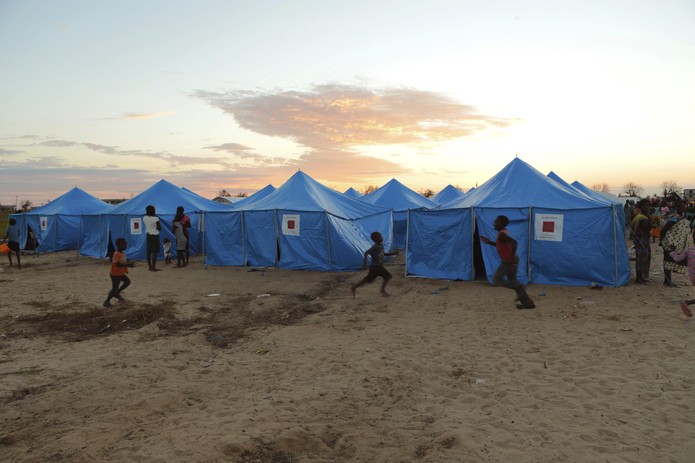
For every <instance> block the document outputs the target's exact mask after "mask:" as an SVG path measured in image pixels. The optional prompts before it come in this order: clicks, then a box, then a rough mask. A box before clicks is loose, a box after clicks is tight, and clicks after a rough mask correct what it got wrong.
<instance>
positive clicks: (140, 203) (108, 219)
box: [80, 180, 229, 260]
mask: <svg viewBox="0 0 695 463" xmlns="http://www.w3.org/2000/svg"><path fill="white" fill-rule="evenodd" d="M150 204H151V205H153V206H154V207H155V209H156V214H157V217H159V219H160V224H161V226H162V230H161V232H160V233H161V235H160V236H161V239H162V240H163V239H164V238H169V239H171V240H172V242H175V238H174V235H173V233H172V221H173V219H174V216H175V215H176V208H177V207H178V206H183V208H184V211H185V213H186V215H188V216H189V217H190V218H191V228H190V229H189V241H190V250H191V253H193V254H196V253H201V252H203V241H202V233H201V230H202V223H201V222H200V219H201V217H202V212H204V211H218V210H225V211H228V210H229V206H225V205H224V204H220V203H216V202H214V201H212V200H209V199H206V198H204V197H202V196H200V195H198V194H196V193H193V192H192V191H189V190H187V189H185V188H179V187H178V186H176V185H174V184H172V183H170V182H167V181H166V180H160V181H159V182H157V183H155V184H154V185H152V186H151V187H150V188H148V189H147V190H145V191H143V192H142V193H140V194H138V195H137V196H134V197H132V198H131V199H129V200H128V201H125V202H122V203H120V204H118V205H116V206H114V207H113V208H112V209H110V210H108V211H106V212H102V213H100V214H92V215H91V216H86V217H84V220H85V223H88V227H85V230H86V232H87V233H88V234H89V235H90V236H91V237H92V239H91V240H85V244H84V245H83V246H82V248H80V252H81V254H82V255H86V256H93V257H104V255H106V253H107V252H108V246H109V242H108V240H109V236H110V239H111V243H112V244H114V243H115V241H116V239H117V238H120V237H123V238H125V239H126V240H128V251H127V255H128V258H129V259H136V260H144V259H145V258H146V252H145V241H146V240H145V231H144V230H143V224H142V217H143V216H144V215H145V208H146V207H147V206H148V205H150ZM175 248H176V247H175V246H172V249H173V250H175ZM174 253H175V252H174Z"/></svg>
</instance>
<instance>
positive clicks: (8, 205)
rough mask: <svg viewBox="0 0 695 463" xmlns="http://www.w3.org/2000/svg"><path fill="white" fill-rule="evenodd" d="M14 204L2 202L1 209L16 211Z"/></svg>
mask: <svg viewBox="0 0 695 463" xmlns="http://www.w3.org/2000/svg"><path fill="white" fill-rule="evenodd" d="M14 209H15V207H14V204H0V211H3V212H4V211H10V212H14Z"/></svg>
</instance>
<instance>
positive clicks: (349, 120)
mask: <svg viewBox="0 0 695 463" xmlns="http://www.w3.org/2000/svg"><path fill="white" fill-rule="evenodd" d="M197 96H199V97H200V98H203V99H204V100H206V101H207V102H208V103H209V104H211V105H212V106H215V107H217V108H220V109H222V110H223V111H225V112H227V113H229V114H232V115H233V116H234V118H235V119H236V121H237V122H238V123H239V125H240V126H241V127H242V128H245V129H248V130H252V131H254V132H257V133H260V134H263V135H269V136H280V137H286V138H289V139H292V140H294V141H296V142H297V143H299V144H302V145H304V146H306V147H309V148H313V149H319V150H335V149H345V148H349V147H354V146H370V145H371V146H374V145H394V144H412V145H418V146H431V145H435V144H437V143H439V142H442V141H446V140H452V139H456V138H461V137H466V136H470V135H474V134H477V133H480V132H482V131H484V130H487V129H490V128H503V127H507V126H510V125H512V124H514V123H516V122H518V120H516V119H509V118H500V117H493V116H487V115H484V114H480V113H479V112H478V111H477V110H476V109H475V108H474V107H472V106H469V105H465V104H461V103H459V102H457V101H455V100H453V99H451V98H449V97H447V96H445V95H442V94H438V93H433V92H425V91H419V90H414V89H403V88H396V89H380V90H373V89H367V88H360V87H356V86H349V85H338V84H327V85H320V86H316V87H314V88H313V89H312V90H310V91H306V92H300V91H280V92H277V93H264V92H249V91H230V92H226V93H212V92H198V93H197Z"/></svg>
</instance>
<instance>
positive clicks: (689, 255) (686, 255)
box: [669, 246, 695, 317]
mask: <svg viewBox="0 0 695 463" xmlns="http://www.w3.org/2000/svg"><path fill="white" fill-rule="evenodd" d="M669 254H671V257H672V258H673V260H675V261H680V260H683V259H687V260H688V278H689V279H690V282H691V283H692V284H693V285H695V246H690V247H688V248H686V249H685V250H684V251H683V252H678V251H675V250H672V251H671V252H669ZM693 304H695V299H690V300H684V301H681V302H680V305H681V310H682V311H683V314H685V316H687V317H692V316H693V313H692V311H691V310H690V307H689V306H690V305H693Z"/></svg>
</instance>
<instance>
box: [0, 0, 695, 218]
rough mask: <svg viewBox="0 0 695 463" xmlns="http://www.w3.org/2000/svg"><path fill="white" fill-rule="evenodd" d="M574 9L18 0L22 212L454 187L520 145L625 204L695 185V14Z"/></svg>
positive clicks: (14, 43)
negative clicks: (624, 193) (297, 177)
mask: <svg viewBox="0 0 695 463" xmlns="http://www.w3.org/2000/svg"><path fill="white" fill-rule="evenodd" d="M558 6H559V4H558V3H557V2H552V1H540V2H523V1H522V2H513V1H493V2H489V3H481V2H471V1H456V2H455V1H446V0H435V1H434V2H429V3H427V4H426V5H425V4H424V3H423V4H407V3H406V4H404V3H403V2H395V1H383V2H366V1H357V2H354V3H351V6H350V8H344V4H342V3H339V2H330V1H329V2H321V3H320V4H319V3H317V2H310V1H298V2H273V3H270V4H269V3H266V2H219V1H212V0H203V1H201V2H195V4H193V3H188V2H174V4H172V3H171V2H162V1H158V0H155V1H152V2H143V3H142V4H141V3H137V4H132V5H130V4H129V3H128V2H126V4H123V3H121V2H110V1H105V2H87V1H77V0H75V1H72V0H71V1H68V2H50V1H48V0H37V1H31V2H20V1H7V2H2V3H0V56H2V57H3V59H2V61H3V72H2V73H0V98H1V100H2V101H3V104H2V105H0V203H2V204H14V203H15V201H18V200H27V199H28V200H31V201H32V202H33V203H35V204H36V205H39V204H43V203H45V202H46V201H48V200H50V199H52V198H55V197H57V196H58V195H60V194H62V193H64V192H65V191H67V190H69V189H70V188H72V187H73V186H79V187H80V188H82V189H84V190H85V191H87V192H89V193H91V194H93V195H95V196H97V197H101V198H120V197H126V198H127V197H130V196H131V195H133V194H137V193H139V192H140V191H142V190H144V189H145V188H147V187H148V186H150V185H152V184H153V183H155V182H156V181H158V180H159V179H166V180H168V181H170V182H172V183H174V184H177V185H179V186H183V187H186V188H188V189H190V190H193V191H195V192H197V193H199V194H201V195H203V196H206V197H214V196H215V195H216V194H217V192H218V191H219V190H221V189H225V190H227V191H228V192H231V193H232V194H236V193H253V192H254V191H256V190H258V189H261V188H263V187H264V186H266V185H268V184H274V185H276V186H278V185H280V184H282V183H283V182H284V181H285V180H286V179H288V178H289V177H290V176H291V175H292V174H293V173H294V172H296V171H297V170H298V169H301V170H302V171H304V172H306V173H308V174H309V175H311V176H312V177H313V178H315V179H317V180H318V181H320V182H322V183H324V184H326V185H327V186H330V187H333V188H336V189H338V190H340V191H344V190H346V189H347V188H349V187H354V188H356V189H358V190H360V189H364V188H365V187H366V186H368V185H383V184H384V183H386V182H387V181H389V180H390V179H392V178H397V179H398V180H399V181H400V182H402V183H403V184H405V185H407V186H409V187H410V188H412V189H415V190H421V189H431V190H433V191H435V192H437V191H439V190H440V189H442V188H444V187H445V186H446V185H448V184H452V185H459V186H461V187H463V188H464V189H468V188H470V187H473V186H475V185H476V184H481V183H483V182H484V181H485V180H487V179H488V178H490V177H491V176H492V175H494V174H495V173H496V172H497V171H499V170H500V169H501V168H502V167H504V166H505V165H506V164H507V163H508V162H509V161H511V160H512V159H513V158H514V157H515V156H519V157H521V158H522V159H523V160H524V161H526V162H527V163H529V164H531V165H532V166H534V167H535V168H537V169H538V170H540V171H542V172H544V173H548V172H550V171H554V172H556V173H557V174H558V175H560V176H561V177H563V178H564V179H565V180H567V181H569V182H572V181H574V180H579V181H580V182H582V183H583V184H585V185H587V186H592V185H594V184H598V183H607V184H608V185H609V186H610V187H611V190H612V192H613V193H614V194H618V193H620V192H621V188H622V186H623V185H624V184H626V183H628V182H634V183H637V184H640V185H642V186H644V188H645V193H655V192H656V191H657V190H658V187H659V185H660V184H661V183H662V182H664V181H675V182H677V183H678V184H679V185H680V186H681V187H683V188H695V130H693V125H694V123H695V85H693V82H695V4H694V3H693V2H688V1H684V0H666V1H664V2H627V1H622V0H620V1H617V0H616V1H613V0H612V1H609V2H598V1H587V2H580V3H568V4H566V5H564V6H563V8H559V7H558ZM134 13H137V14H136V15H135V16H137V18H138V19H137V20H135V19H134ZM290 18H291V19H290Z"/></svg>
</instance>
